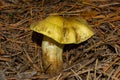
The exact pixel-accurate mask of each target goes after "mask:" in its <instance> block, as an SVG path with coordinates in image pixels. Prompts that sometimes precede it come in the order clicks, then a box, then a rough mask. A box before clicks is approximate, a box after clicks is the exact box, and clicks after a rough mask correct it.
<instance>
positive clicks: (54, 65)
mask: <svg viewBox="0 0 120 80" xmlns="http://www.w3.org/2000/svg"><path fill="white" fill-rule="evenodd" d="M63 47H64V45H63V44H59V43H57V42H56V41H54V40H53V39H51V38H49V37H47V36H44V37H43V41H42V60H43V66H44V70H45V71H46V72H47V73H50V74H55V73H59V72H60V71H61V70H62V66H63V60H62V53H63Z"/></svg>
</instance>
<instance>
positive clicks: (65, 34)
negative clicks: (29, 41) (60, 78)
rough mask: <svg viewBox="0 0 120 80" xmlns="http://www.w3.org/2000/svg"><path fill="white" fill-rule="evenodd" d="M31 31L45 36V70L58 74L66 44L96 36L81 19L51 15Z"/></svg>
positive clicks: (32, 26) (43, 42) (43, 47)
mask: <svg viewBox="0 0 120 80" xmlns="http://www.w3.org/2000/svg"><path fill="white" fill-rule="evenodd" d="M30 28H31V30H33V31H35V32H38V33H41V34H43V35H44V37H43V41H42V61H43V68H44V69H45V70H46V72H47V73H50V74H56V73H59V72H60V71H61V70H62V66H63V60H62V53H63V48H64V45H65V44H79V43H81V42H83V41H85V40H87V39H89V38H90V37H91V36H93V35H94V32H93V30H92V29H91V28H90V27H89V25H88V24H87V22H86V21H85V20H84V19H83V18H81V17H66V18H65V17H62V16H59V15H49V16H48V17H47V18H46V19H44V20H42V21H39V22H36V23H34V24H32V25H31V26H30Z"/></svg>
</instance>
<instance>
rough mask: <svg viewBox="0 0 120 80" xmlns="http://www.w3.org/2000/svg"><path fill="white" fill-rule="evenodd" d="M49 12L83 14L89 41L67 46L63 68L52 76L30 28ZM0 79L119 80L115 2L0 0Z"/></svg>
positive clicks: (119, 20)
mask: <svg viewBox="0 0 120 80" xmlns="http://www.w3.org/2000/svg"><path fill="white" fill-rule="evenodd" d="M51 13H62V15H64V16H82V17H83V18H84V19H85V20H86V21H87V22H88V24H89V25H90V26H91V27H92V28H93V30H94V32H95V35H94V36H92V37H91V38H90V39H89V40H87V41H85V42H83V43H80V44H77V45H74V44H71V45H66V46H65V49H64V53H63V61H64V64H63V70H62V72H61V73H59V74H56V75H54V76H52V77H51V76H50V75H49V74H47V73H45V71H44V69H43V67H42V61H41V39H42V36H41V35H39V34H36V35H34V34H33V31H32V30H30V25H31V24H32V23H34V22H36V21H39V20H42V19H44V18H46V17H47V16H48V15H49V14H51ZM0 80H120V1H119V0H83V1H82V0H0Z"/></svg>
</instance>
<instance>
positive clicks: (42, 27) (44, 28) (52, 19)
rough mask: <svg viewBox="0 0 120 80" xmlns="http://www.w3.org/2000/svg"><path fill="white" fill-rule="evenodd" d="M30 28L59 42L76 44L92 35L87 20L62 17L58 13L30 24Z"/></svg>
mask: <svg viewBox="0 0 120 80" xmlns="http://www.w3.org/2000/svg"><path fill="white" fill-rule="evenodd" d="M30 28H31V30H33V31H35V32H38V33H41V34H43V35H46V36H47V37H50V38H52V39H53V40H55V41H56V42H58V43H61V44H71V43H73V44H78V43H81V42H83V41H85V40H87V39H89V38H90V37H91V36H92V35H94V32H93V30H92V29H91V28H90V26H89V25H88V24H87V22H86V21H85V20H84V19H82V18H80V17H67V18H64V17H62V16H59V15H50V16H48V17H47V18H46V19H44V20H42V21H38V22H36V23H34V24H32V25H31V26H30Z"/></svg>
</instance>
